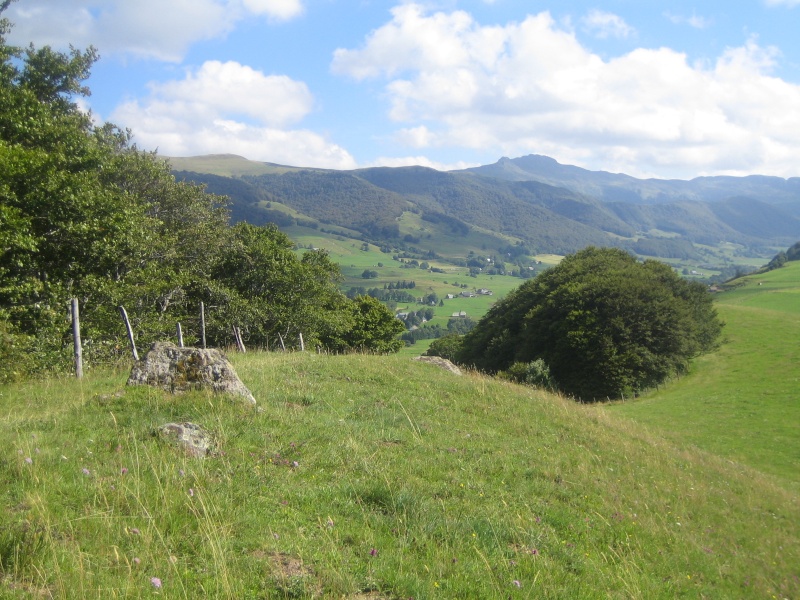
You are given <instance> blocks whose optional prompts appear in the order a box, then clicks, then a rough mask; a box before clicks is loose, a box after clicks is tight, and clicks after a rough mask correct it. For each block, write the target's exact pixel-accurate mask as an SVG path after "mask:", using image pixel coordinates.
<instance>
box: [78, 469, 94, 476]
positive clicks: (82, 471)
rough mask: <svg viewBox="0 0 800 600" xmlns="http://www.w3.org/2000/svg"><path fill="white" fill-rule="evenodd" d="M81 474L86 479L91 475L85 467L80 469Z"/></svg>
mask: <svg viewBox="0 0 800 600" xmlns="http://www.w3.org/2000/svg"><path fill="white" fill-rule="evenodd" d="M81 473H83V474H84V475H86V476H87V477H88V476H89V475H91V474H92V472H91V471H90V470H89V469H87V468H86V467H83V468H82V469H81Z"/></svg>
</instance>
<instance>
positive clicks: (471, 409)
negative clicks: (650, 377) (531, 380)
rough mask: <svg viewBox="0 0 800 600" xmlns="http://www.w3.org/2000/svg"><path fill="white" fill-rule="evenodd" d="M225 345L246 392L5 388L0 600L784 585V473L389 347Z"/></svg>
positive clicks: (787, 580)
mask: <svg viewBox="0 0 800 600" xmlns="http://www.w3.org/2000/svg"><path fill="white" fill-rule="evenodd" d="M735 343H736V341H735V340H732V341H731V345H733V344H735ZM231 358H232V359H233V360H234V363H235V366H236V368H237V370H238V372H239V375H240V376H241V378H242V379H243V381H244V382H245V383H246V384H247V385H248V386H249V387H250V389H251V390H252V391H253V393H254V395H255V396H256V398H257V400H258V406H257V408H253V407H250V406H245V405H243V404H241V403H238V402H236V401H231V400H229V399H227V398H224V397H218V396H211V395H208V394H205V393H199V392H195V393H189V394H185V395H181V396H171V395H169V394H167V393H164V392H161V391H158V390H155V389H152V388H146V387H136V388H128V387H126V386H125V380H126V377H127V372H126V371H124V370H121V371H91V372H89V374H88V376H87V377H86V378H84V379H83V380H81V381H78V380H74V379H52V380H47V381H43V382H32V383H27V384H20V385H15V386H3V387H0V479H1V480H2V485H1V486H0V493H2V496H3V497H2V502H1V503H0V597H4V598H31V597H37V598H40V597H53V598H143V597H148V598H149V597H153V596H159V597H165V598H197V597H213V598H235V599H241V598H258V599H261V598H353V599H373V600H378V599H401V598H403V599H406V598H417V599H420V598H509V597H510V598H680V597H683V598H772V597H775V598H796V597H797V596H798V594H800V580H799V579H798V577H800V570H799V569H798V565H800V545H799V544H798V539H800V505H798V494H797V490H796V489H793V488H792V486H790V485H784V483H785V479H781V478H779V477H778V476H775V475H773V474H764V473H763V472H762V471H761V470H758V469H756V468H753V467H752V466H748V465H747V464H745V463H744V462H737V461H732V460H729V459H728V458H724V457H720V456H717V455H716V454H714V453H712V452H709V451H705V450H699V449H697V448H696V447H694V446H689V445H687V444H685V443H683V441H682V440H678V441H677V442H675V441H673V440H672V439H669V437H666V438H665V437H664V436H663V435H661V433H660V432H656V431H654V430H653V428H649V427H648V428H645V427H643V426H641V425H639V424H637V423H635V422H634V421H633V420H631V419H629V418H620V417H619V416H618V415H616V414H615V413H614V411H613V410H610V409H609V410H598V409H597V408H595V407H587V406H582V405H578V404H575V403H573V402H571V401H568V400H565V399H562V398H560V397H558V396H553V395H548V394H544V393H542V392H539V391H536V390H533V389H531V388H525V387H521V386H517V385H513V384H510V383H507V382H502V381H498V380H492V379H490V378H486V377H483V376H480V375H477V374H472V373H467V374H465V375H464V376H461V377H459V376H456V375H453V374H451V373H449V372H446V371H444V370H441V369H439V368H437V367H434V366H432V365H428V364H423V363H419V362H415V361H412V360H410V359H409V358H408V357H404V356H397V355H395V356H389V357H375V356H362V355H351V356H325V355H318V354H312V353H305V354H301V353H294V354H281V353H269V354H266V353H248V354H242V355H239V354H236V355H232V356H231ZM703 368H704V365H699V366H698V372H700V371H702V369H703ZM687 379H688V378H687ZM642 405H643V406H645V404H642ZM707 410H710V409H707ZM168 421H190V422H193V423H197V424H200V425H202V426H203V427H205V428H207V429H209V430H211V431H212V432H213V433H214V435H215V437H216V439H217V441H218V445H219V451H218V452H217V453H216V454H215V455H214V456H211V457H208V458H206V459H196V458H194V459H193V458H190V457H188V456H186V455H185V454H183V453H182V452H181V451H180V450H178V449H176V448H175V447H172V446H170V445H169V444H167V443H166V442H163V441H161V440H160V439H158V438H157V437H156V436H154V431H155V430H156V428H157V427H158V426H159V425H161V424H164V423H166V422H168ZM756 442H758V443H761V440H760V438H758V439H756ZM795 443H796V440H795ZM769 451H770V450H769V449H767V450H766V452H769Z"/></svg>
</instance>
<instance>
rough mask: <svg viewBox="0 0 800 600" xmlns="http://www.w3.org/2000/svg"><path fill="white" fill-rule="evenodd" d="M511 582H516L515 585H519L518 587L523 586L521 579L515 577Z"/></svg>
mask: <svg viewBox="0 0 800 600" xmlns="http://www.w3.org/2000/svg"><path fill="white" fill-rule="evenodd" d="M511 583H513V584H514V585H515V586H517V587H518V588H521V587H522V583H521V582H520V580H519V579H515V580H514V581H512V582H511Z"/></svg>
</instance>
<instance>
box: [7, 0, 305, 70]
mask: <svg viewBox="0 0 800 600" xmlns="http://www.w3.org/2000/svg"><path fill="white" fill-rule="evenodd" d="M302 11H303V6H302V3H301V1H300V0H170V1H169V2H164V1H163V0H136V1H135V2H132V1H130V0H25V2H18V3H14V4H12V5H11V7H10V8H9V9H8V11H7V14H8V17H9V18H10V19H11V21H12V22H13V23H14V29H12V32H11V35H10V36H9V39H10V40H11V41H12V42H13V43H17V44H27V43H28V42H29V41H30V40H37V44H38V45H44V44H49V45H51V46H54V47H66V46H68V45H69V44H73V45H75V46H77V47H86V46H88V45H90V44H91V45H94V46H96V47H97V48H99V50H100V51H101V53H102V54H103V55H108V54H112V55H113V54H121V55H131V56H137V57H142V58H150V59H157V60H162V61H169V62H179V61H180V59H181V58H182V57H183V56H184V55H185V53H186V51H187V49H188V48H189V46H190V45H191V44H193V43H195V42H197V41H201V40H208V39H214V38H219V37H223V36H225V35H226V34H228V33H229V32H230V31H232V30H233V28H234V26H235V25H236V23H237V22H238V21H240V20H241V19H243V18H245V17H247V16H248V15H253V14H255V15H261V16H266V17H267V18H270V19H273V20H286V19H290V18H293V17H295V16H298V15H299V14H301V13H302Z"/></svg>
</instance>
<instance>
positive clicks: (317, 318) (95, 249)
mask: <svg viewBox="0 0 800 600" xmlns="http://www.w3.org/2000/svg"><path fill="white" fill-rule="evenodd" d="M9 4H10V0H4V1H0V14H2V12H3V11H4V10H5V9H6V8H7V7H8V6H9ZM10 26H11V25H10V23H9V22H8V20H6V19H0V342H2V351H0V358H2V359H3V360H2V361H0V363H2V364H0V381H2V380H4V379H9V378H13V377H17V376H20V375H24V374H26V373H27V374H30V373H32V372H36V371H37V370H42V369H45V368H46V369H51V370H58V369H62V368H66V367H67V366H68V365H69V364H70V354H71V338H70V335H69V320H68V318H67V314H66V309H67V306H68V305H69V298H72V297H74V298H78V299H79V302H80V310H81V317H82V329H83V332H82V333H83V339H84V357H85V358H86V359H87V360H88V361H89V362H90V363H92V362H98V361H104V360H109V359H115V358H116V357H118V356H119V355H120V354H122V353H123V352H125V351H126V350H125V345H126V344H125V332H124V329H123V327H122V323H121V321H120V319H119V317H118V313H117V307H118V306H119V305H124V306H125V307H126V309H127V311H128V314H129V316H130V318H131V321H132V325H133V328H134V332H135V336H136V339H137V340H138V343H139V345H140V346H143V347H146V346H147V345H149V343H150V342H151V341H154V340H156V339H163V338H165V337H170V336H172V335H174V334H173V332H174V331H175V326H176V324H177V323H178V322H181V323H183V324H184V326H185V329H186V331H187V333H188V332H190V331H192V330H193V331H194V333H188V335H187V338H188V339H187V341H189V342H190V343H191V342H193V341H196V340H197V337H198V335H197V334H198V329H199V327H198V321H199V304H200V302H204V303H205V304H206V306H207V307H208V309H209V312H208V314H207V326H208V327H207V340H208V342H209V343H210V344H213V345H225V344H226V343H228V341H229V340H230V335H231V327H232V325H236V326H238V327H240V328H241V329H242V331H243V334H244V337H245V340H246V341H247V342H249V343H250V344H254V345H262V346H263V345H267V344H271V345H272V346H273V347H274V344H275V341H276V340H277V339H278V336H279V335H280V336H282V337H284V338H287V337H288V338H289V341H290V342H293V341H294V340H296V339H297V338H298V336H299V334H300V333H302V334H303V335H304V337H305V341H306V343H307V344H315V345H322V346H326V347H330V348H332V349H335V350H337V351H341V350H347V349H349V348H354V347H358V348H364V349H369V350H380V351H389V350H393V349H396V346H397V345H398V344H399V342H398V343H396V344H392V343H391V342H390V341H387V340H386V339H385V335H386V332H387V331H390V330H396V327H392V326H394V325H399V323H397V324H395V323H394V321H396V319H394V317H393V316H392V315H391V313H389V316H390V317H391V319H393V321H390V322H388V324H387V322H386V319H385V316H386V315H384V314H383V313H380V311H378V310H377V309H376V308H374V307H371V306H367V307H365V304H364V301H363V300H357V301H355V302H354V301H351V300H348V299H347V298H346V297H345V296H344V295H342V294H341V293H340V292H339V291H338V289H337V287H336V283H337V281H338V278H339V277H340V273H339V269H338V267H337V266H336V265H335V264H334V263H333V262H332V261H331V260H330V259H329V258H328V256H327V255H326V254H325V253H324V252H307V253H306V254H304V255H303V257H302V258H300V257H298V256H297V255H296V254H295V253H294V252H293V244H292V243H291V241H290V240H289V239H288V238H287V237H286V236H285V235H284V234H282V233H281V232H280V231H278V230H277V229H276V228H275V227H255V226H253V225H247V224H244V223H242V224H239V225H237V226H236V227H230V226H229V213H228V210H227V206H226V204H227V201H226V198H224V197H221V196H215V195H212V194H207V193H206V192H205V190H204V188H203V187H202V186H199V185H195V184H189V183H185V182H179V181H176V179H175V177H174V176H173V175H172V174H171V173H170V169H169V165H168V164H167V163H166V162H165V161H163V160H161V159H159V158H158V157H157V156H156V155H155V154H154V153H148V152H142V151H140V150H139V149H138V148H137V147H136V146H135V145H134V144H133V143H132V140H131V134H130V133H129V132H127V131H124V130H121V129H119V128H118V127H116V126H114V125H112V124H105V125H100V126H96V125H94V124H93V123H92V120H91V119H90V118H89V115H87V114H86V113H84V112H82V111H81V110H80V108H79V107H78V105H77V103H76V102H74V98H75V96H76V95H87V94H88V93H89V90H88V88H86V87H85V86H84V81H85V80H86V78H87V77H88V76H89V72H90V69H91V66H92V64H93V63H94V62H95V60H96V59H97V53H96V52H95V51H94V49H92V48H90V49H89V50H87V51H85V52H81V51H78V50H75V49H71V50H70V51H69V52H68V53H61V52H56V51H54V50H52V49H51V48H49V47H44V48H40V49H37V48H35V47H33V46H30V47H29V48H27V49H25V50H24V51H23V50H22V49H20V48H16V47H13V46H9V45H8V44H6V35H7V33H8V30H9V28H10ZM368 309H369V310H368ZM372 327H375V328H376V330H375V331H373V330H372V329H371V328H372ZM401 329H402V326H401ZM354 332H358V335H355V333H354Z"/></svg>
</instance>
